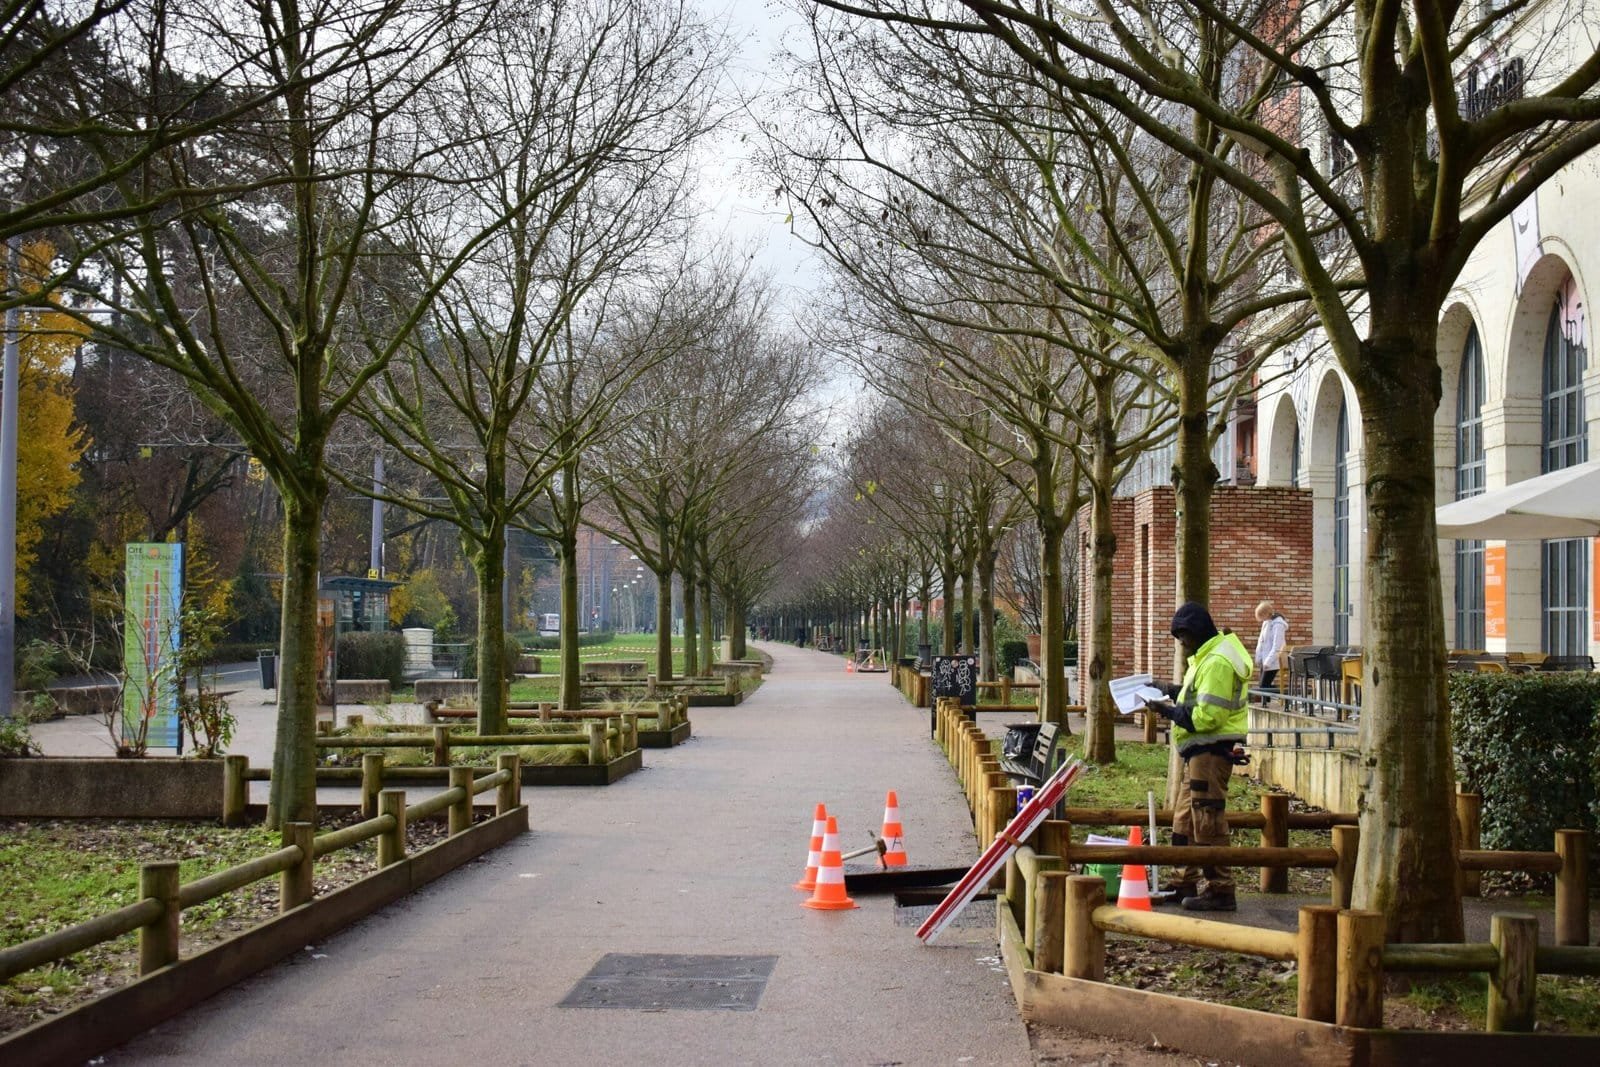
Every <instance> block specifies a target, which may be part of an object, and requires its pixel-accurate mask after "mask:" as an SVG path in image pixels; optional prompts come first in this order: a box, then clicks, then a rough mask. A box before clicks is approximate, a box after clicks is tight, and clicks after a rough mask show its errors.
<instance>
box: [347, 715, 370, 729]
mask: <svg viewBox="0 0 1600 1067" xmlns="http://www.w3.org/2000/svg"><path fill="white" fill-rule="evenodd" d="M344 725H345V728H346V729H349V730H359V729H361V728H362V727H363V726H365V725H367V717H366V716H365V715H346V716H345V718H344Z"/></svg>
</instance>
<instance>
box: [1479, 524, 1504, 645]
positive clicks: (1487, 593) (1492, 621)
mask: <svg viewBox="0 0 1600 1067" xmlns="http://www.w3.org/2000/svg"><path fill="white" fill-rule="evenodd" d="M1483 636H1484V637H1485V638H1489V637H1504V636H1506V546H1505V542H1504V541H1501V542H1499V543H1497V544H1490V545H1485V546H1484V549H1483Z"/></svg>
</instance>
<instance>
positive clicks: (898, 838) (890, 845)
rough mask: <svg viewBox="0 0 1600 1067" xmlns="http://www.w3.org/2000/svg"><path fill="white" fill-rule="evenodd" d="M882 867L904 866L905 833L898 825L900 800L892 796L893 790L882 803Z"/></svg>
mask: <svg viewBox="0 0 1600 1067" xmlns="http://www.w3.org/2000/svg"><path fill="white" fill-rule="evenodd" d="M883 865H884V866H885V867H904V866H905V865H906V832H905V829H904V828H903V827H902V826H901V825H900V798H899V797H897V796H895V795H894V790H893V789H891V790H889V797H888V799H887V800H885V801H884V802H883Z"/></svg>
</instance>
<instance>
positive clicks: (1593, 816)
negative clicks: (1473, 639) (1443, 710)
mask: <svg viewBox="0 0 1600 1067" xmlns="http://www.w3.org/2000/svg"><path fill="white" fill-rule="evenodd" d="M1450 709H1451V715H1452V719H1453V736H1454V741H1455V757H1456V775H1457V779H1458V780H1459V782H1460V785H1461V788H1463V789H1468V790H1471V791H1473V792H1477V793H1481V794H1483V844H1484V847H1485V848H1493V849H1517V850H1524V849H1528V850H1532V849H1536V850H1540V851H1548V850H1549V849H1550V848H1551V847H1552V845H1553V842H1554V840H1555V832H1556V831H1557V830H1572V829H1583V830H1588V831H1590V832H1591V833H1593V832H1594V831H1595V829H1596V827H1597V826H1600V796H1597V790H1596V786H1597V783H1600V675H1592V674H1549V675H1540V674H1533V675H1516V674H1452V675H1451V676H1450Z"/></svg>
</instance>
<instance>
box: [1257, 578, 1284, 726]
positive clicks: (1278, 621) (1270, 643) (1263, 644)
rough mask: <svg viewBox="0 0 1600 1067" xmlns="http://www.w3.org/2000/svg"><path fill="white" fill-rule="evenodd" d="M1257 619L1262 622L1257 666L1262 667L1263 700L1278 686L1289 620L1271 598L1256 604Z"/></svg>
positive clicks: (1263, 701)
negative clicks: (1280, 612)
mask: <svg viewBox="0 0 1600 1067" xmlns="http://www.w3.org/2000/svg"><path fill="white" fill-rule="evenodd" d="M1256 621H1257V622H1259V623H1260V624H1261V636H1259V637H1257V638H1256V666H1257V667H1259V668H1260V669H1261V700H1262V703H1265V702H1266V700H1267V695H1268V693H1270V692H1272V691H1273V690H1275V689H1277V688H1278V662H1279V660H1281V659H1282V658H1283V646H1284V644H1285V643H1286V642H1287V641H1288V637H1289V620H1288V619H1285V618H1284V617H1283V616H1282V615H1279V614H1278V610H1277V608H1275V607H1274V606H1273V604H1272V601H1270V600H1263V601H1262V602H1261V603H1259V604H1257V605H1256Z"/></svg>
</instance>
